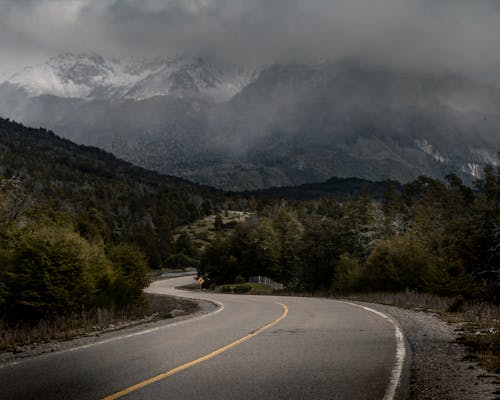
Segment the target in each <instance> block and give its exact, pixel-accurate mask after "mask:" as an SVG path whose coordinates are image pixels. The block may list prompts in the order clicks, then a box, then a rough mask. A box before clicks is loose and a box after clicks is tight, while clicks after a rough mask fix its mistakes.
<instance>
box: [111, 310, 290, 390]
mask: <svg viewBox="0 0 500 400" xmlns="http://www.w3.org/2000/svg"><path fill="white" fill-rule="evenodd" d="M277 304H279V305H280V306H281V307H283V314H281V315H280V316H279V318H277V319H275V320H274V321H272V322H270V323H269V324H267V325H264V326H263V327H261V328H259V329H257V330H256V331H253V332H252V333H249V334H248V335H246V336H244V337H242V338H241V339H238V340H235V341H234V342H232V343H229V344H228V345H226V346H224V347H221V348H220V349H217V350H215V351H213V352H211V353H209V354H207V355H204V356H202V357H200V358H197V359H196V360H193V361H189V362H187V363H186V364H182V365H180V366H178V367H175V368H172V369H171V370H168V371H165V372H163V373H161V374H159V375H156V376H153V377H152V378H149V379H146V380H144V381H142V382H139V383H136V384H135V385H132V386H129V387H128V388H125V389H123V390H121V391H119V392H116V393H113V394H110V395H109V396H106V397H104V398H103V399H102V400H114V399H119V398H120V397H123V396H125V395H127V394H129V393H132V392H135V391H137V390H139V389H142V388H143V387H145V386H148V385H151V384H153V383H155V382H158V381H161V380H162V379H165V378H168V377H169V376H172V375H174V374H176V373H178V372H181V371H184V370H185V369H188V368H191V367H192V366H194V365H197V364H200V363H202V362H204V361H207V360H210V359H211V358H214V357H215V356H218V355H219V354H221V353H224V352H225V351H227V350H229V349H232V348H233V347H236V346H238V345H240V344H242V343H243V342H246V341H247V340H249V339H251V338H253V337H254V336H257V335H258V334H259V333H262V332H264V331H265V330H266V329H269V328H270V327H272V326H273V325H276V324H277V323H278V322H280V321H281V320H282V319H283V318H285V317H286V316H287V314H288V307H287V306H286V305H284V304H282V303H277Z"/></svg>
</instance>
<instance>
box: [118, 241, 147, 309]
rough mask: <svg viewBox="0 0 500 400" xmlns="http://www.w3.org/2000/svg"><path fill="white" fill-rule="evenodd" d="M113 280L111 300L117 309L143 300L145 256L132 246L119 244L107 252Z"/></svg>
mask: <svg viewBox="0 0 500 400" xmlns="http://www.w3.org/2000/svg"><path fill="white" fill-rule="evenodd" d="M108 256H109V259H110V260H111V262H112V263H113V270H114V273H115V278H114V280H112V281H111V282H109V284H110V289H111V294H112V300H113V302H114V304H115V305H116V306H117V307H119V308H122V307H125V306H127V305H129V304H133V303H135V302H137V301H139V300H141V299H142V298H143V291H142V289H144V288H145V287H146V285H147V284H148V278H147V272H148V265H147V261H146V256H145V255H144V253H143V252H142V251H141V250H139V248H137V247H136V246H134V245H131V244H128V243H121V244H118V245H116V246H114V247H113V248H111V249H110V250H109V251H108Z"/></svg>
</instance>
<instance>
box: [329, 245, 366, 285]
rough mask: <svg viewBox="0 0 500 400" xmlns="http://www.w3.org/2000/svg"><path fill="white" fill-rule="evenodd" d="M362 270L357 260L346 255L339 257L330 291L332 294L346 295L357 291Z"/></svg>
mask: <svg viewBox="0 0 500 400" xmlns="http://www.w3.org/2000/svg"><path fill="white" fill-rule="evenodd" d="M361 276H362V269H361V264H360V262H359V260H358V259H357V258H356V257H354V256H351V255H350V254H348V253H344V254H342V255H341V256H340V258H339V261H338V263H337V265H336V268H335V274H334V277H333V282H332V286H331V290H332V291H333V292H340V293H347V292H351V291H355V290H358V289H359V288H360V281H361Z"/></svg>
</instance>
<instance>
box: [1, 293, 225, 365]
mask: <svg viewBox="0 0 500 400" xmlns="http://www.w3.org/2000/svg"><path fill="white" fill-rule="evenodd" d="M163 297H164V298H165V302H167V303H168V305H169V307H170V309H172V310H173V311H172V312H171V314H172V316H173V317H172V318H167V319H161V320H156V321H148V320H140V321H133V322H131V323H128V324H124V325H120V326H115V325H113V326H110V327H109V328H108V329H106V330H101V331H98V332H91V333H89V334H87V335H82V336H79V337H76V338H73V339H70V340H54V341H49V342H46V343H34V344H32V345H26V346H21V347H18V348H17V349H16V351H15V352H3V353H0V368H1V366H2V364H9V363H12V362H15V361H16V360H18V359H21V358H29V357H35V356H38V355H41V354H45V353H54V352H59V351H64V350H68V349H71V348H75V347H80V346H85V345H91V344H92V343H96V342H101V341H104V340H108V339H112V338H115V337H119V336H125V335H129V334H133V333H136V332H140V331H143V330H146V329H154V328H158V327H162V326H165V325H170V324H174V323H178V322H180V321H183V320H186V319H190V318H196V317H199V316H202V315H205V314H208V313H210V312H213V311H215V310H216V309H217V308H218V306H217V305H216V304H214V303H212V302H210V301H205V300H197V299H186V298H178V297H175V296H163Z"/></svg>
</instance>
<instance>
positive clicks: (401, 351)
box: [336, 300, 406, 400]
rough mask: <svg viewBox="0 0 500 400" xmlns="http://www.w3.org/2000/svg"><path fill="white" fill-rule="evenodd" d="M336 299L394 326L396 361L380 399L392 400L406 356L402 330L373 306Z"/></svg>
mask: <svg viewBox="0 0 500 400" xmlns="http://www.w3.org/2000/svg"><path fill="white" fill-rule="evenodd" d="M336 301H339V302H341V303H345V304H349V305H351V306H355V307H360V308H363V309H365V310H367V311H370V312H372V313H374V314H377V315H378V316H380V317H382V318H384V319H386V320H387V321H389V322H390V323H391V324H392V325H393V326H394V335H395V336H396V361H395V363H394V367H393V368H392V372H391V380H390V383H389V386H388V387H387V389H386V391H385V395H384V397H383V399H382V400H393V399H394V396H395V395H396V390H397V388H398V386H399V383H400V380H401V374H402V372H403V365H404V361H405V357H406V345H405V338H404V335H403V332H402V331H401V328H400V327H399V325H398V324H397V322H396V321H394V320H393V319H392V318H391V317H389V316H388V315H386V314H384V313H382V312H380V311H377V310H374V309H373V308H370V307H365V306H362V305H361V304H356V303H350V302H348V301H342V300H336Z"/></svg>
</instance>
